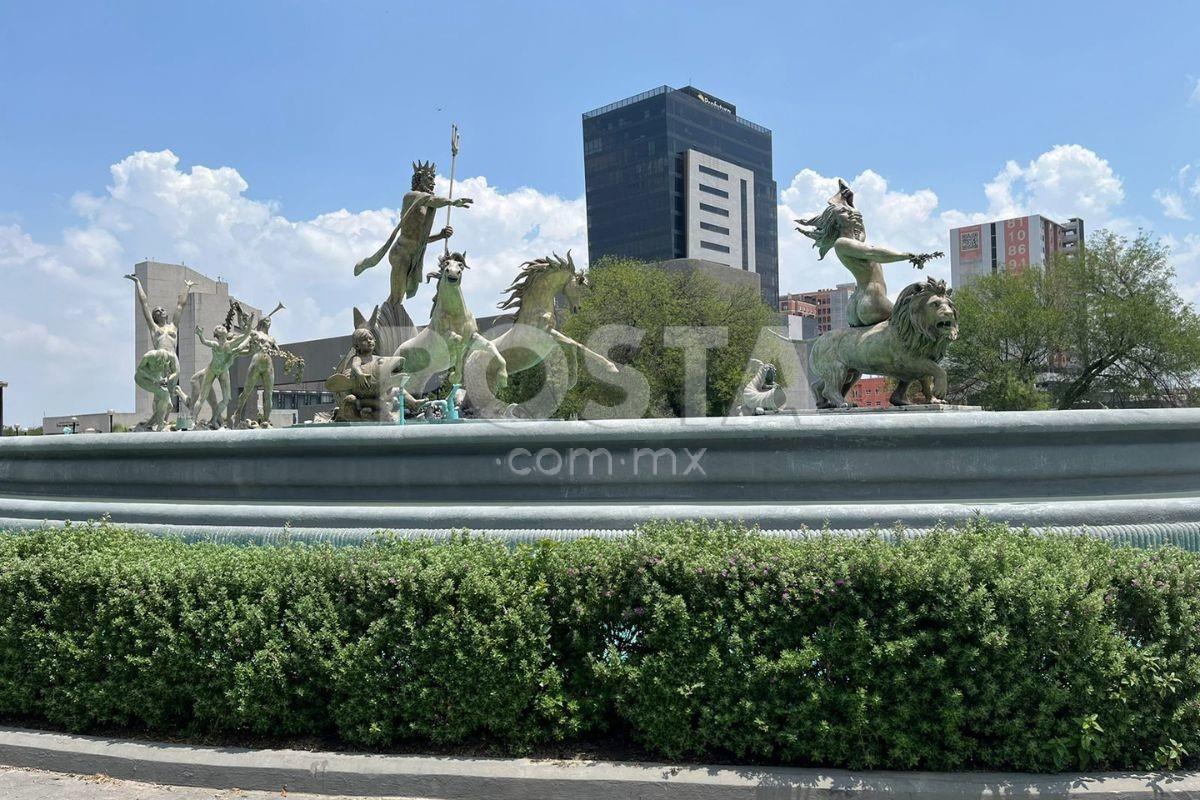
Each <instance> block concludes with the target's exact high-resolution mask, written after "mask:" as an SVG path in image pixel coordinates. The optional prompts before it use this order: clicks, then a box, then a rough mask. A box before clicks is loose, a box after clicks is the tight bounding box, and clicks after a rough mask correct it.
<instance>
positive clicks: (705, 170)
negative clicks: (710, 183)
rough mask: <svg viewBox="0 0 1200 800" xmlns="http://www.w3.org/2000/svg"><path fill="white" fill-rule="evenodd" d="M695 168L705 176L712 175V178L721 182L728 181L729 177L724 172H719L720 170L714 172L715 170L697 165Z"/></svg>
mask: <svg viewBox="0 0 1200 800" xmlns="http://www.w3.org/2000/svg"><path fill="white" fill-rule="evenodd" d="M696 166H697V167H698V168H699V169H700V171H701V172H703V173H704V174H705V175H712V176H713V177H714V178H720V179H721V180H723V181H727V180H729V176H728V175H726V174H725V173H724V172H721V171H720V170H715V169H712V168H711V167H706V166H704V165H703V164H697V165H696Z"/></svg>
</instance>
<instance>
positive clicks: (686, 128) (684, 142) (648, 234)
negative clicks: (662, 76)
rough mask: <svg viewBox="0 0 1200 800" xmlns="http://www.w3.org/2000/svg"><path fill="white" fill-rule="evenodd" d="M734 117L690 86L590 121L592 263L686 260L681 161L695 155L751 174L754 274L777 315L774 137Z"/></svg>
mask: <svg viewBox="0 0 1200 800" xmlns="http://www.w3.org/2000/svg"><path fill="white" fill-rule="evenodd" d="M701 98H705V99H701ZM735 111H736V109H735V108H734V107H733V106H731V105H729V104H728V103H725V102H723V101H720V100H716V99H714V98H709V97H708V96H707V95H704V94H703V93H702V92H699V91H697V90H695V89H693V88H692V87H685V88H684V89H672V88H671V87H669V86H660V87H658V88H657V89H651V90H650V91H648V92H643V93H642V94H640V95H636V96H634V97H631V98H628V99H626V100H621V101H618V102H616V103H612V104H611V105H608V106H605V107H604V108H599V109H596V110H595V111H589V112H588V113H586V114H584V115H583V166H584V180H585V185H586V190H587V218H588V252H589V255H590V258H591V259H592V260H595V259H598V258H600V257H602V256H605V255H618V256H629V257H632V258H640V259H645V260H647V261H665V260H666V259H670V258H684V257H685V256H686V255H687V253H686V249H687V230H686V219H685V208H686V206H685V203H684V157H683V154H684V152H685V151H687V150H689V149H692V150H698V151H700V152H701V153H706V154H708V155H711V156H715V157H717V158H720V159H722V160H725V161H729V162H731V163H733V164H736V165H738V166H740V167H743V168H745V169H748V170H750V171H751V172H753V173H754V220H755V225H754V249H755V266H756V272H758V274H759V278H760V280H761V282H762V294H763V299H764V301H765V302H768V303H769V304H770V305H771V307H772V308H774V306H775V304H776V302H777V301H778V299H779V244H778V239H777V221H776V207H777V198H776V186H775V180H774V178H773V173H772V163H771V132H770V131H769V130H767V129H766V128H763V127H762V126H761V125H755V124H754V123H752V122H749V121H747V120H743V119H741V118H740V117H738V116H736V113H735ZM693 257H698V256H697V255H696V254H693Z"/></svg>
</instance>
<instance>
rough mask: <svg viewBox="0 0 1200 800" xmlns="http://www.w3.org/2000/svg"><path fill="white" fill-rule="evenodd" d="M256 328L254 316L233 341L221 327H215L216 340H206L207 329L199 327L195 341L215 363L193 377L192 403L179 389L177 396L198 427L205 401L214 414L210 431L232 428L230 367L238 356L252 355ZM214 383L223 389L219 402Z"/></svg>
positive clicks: (223, 327)
mask: <svg viewBox="0 0 1200 800" xmlns="http://www.w3.org/2000/svg"><path fill="white" fill-rule="evenodd" d="M253 329H254V317H253V316H251V318H250V325H249V326H248V329H247V330H246V332H245V333H243V334H242V335H241V336H238V337H234V338H231V337H230V333H229V329H228V328H226V327H225V326H224V325H218V326H217V327H215V328H213V338H212V339H205V338H204V329H203V328H201V327H200V326H199V325H197V326H196V338H197V339H199V340H200V344H202V345H204V346H205V347H207V348H209V349H211V350H212V361H210V362H209V364H208V366H207V367H205V368H204V369H202V370H200V371H199V372H197V373H196V374H195V375H193V376H192V381H191V390H192V393H191V399H190V400H189V399H188V396H187V395H185V394H184V393H183V391H182V390H181V389H179V388H178V387H177V388H176V393H177V394H179V396H180V397H181V398H183V401H184V402H185V403H187V404H188V410H189V411H190V412H191V415H192V419H194V420H195V421H196V424H197V425H198V424H200V412H201V411H203V410H204V403H205V401H207V402H208V406H209V409H210V410H211V411H212V418H211V419H210V420H209V422H208V425H209V427H210V428H227V427H231V426H232V425H233V414H232V413H231V411H230V406H231V405H232V401H233V396H232V394H231V393H230V388H229V368H230V367H231V366H233V362H234V361H235V360H236V359H237V357H238V356H241V355H245V354H246V353H248V352H250V348H249V346H248V345H249V341H250V337H251V336H253V335H254V330H253ZM214 382H216V383H218V384H219V385H220V387H221V398H220V400H218V399H217V397H216V393H215V391H214V390H213V383H214Z"/></svg>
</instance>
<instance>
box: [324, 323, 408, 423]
mask: <svg viewBox="0 0 1200 800" xmlns="http://www.w3.org/2000/svg"><path fill="white" fill-rule="evenodd" d="M378 317H379V309H378V308H376V309H375V313H373V314H372V315H371V318H370V319H369V320H368V319H367V318H365V317H364V316H363V315H362V312H360V311H359V310H358V309H357V308H356V309H354V335H353V337H352V342H353V347H352V349H351V350H350V352H349V353H347V354H346V356H345V358H343V359H342V363H341V364H340V365H339V367H338V371H337V372H335V373H334V374H332V375H330V376H329V377H328V378H326V379H325V388H327V389H329V391H331V392H333V395H334V399H335V400H336V402H337V404H338V407H337V411H336V414H335V416H334V419H336V420H337V421H339V422H358V421H373V422H388V421H393V419H394V416H393V415H394V414H395V413H397V411H398V412H399V413H404V412H403V410H402V409H397V408H396V406H397V399H399V402H400V404H404V405H409V406H414V405H416V403H417V401H416V399H415V398H413V397H412V395H410V394H409V393H408V392H406V391H405V390H404V388H403V384H404V376H403V373H402V372H401V370H402V368H403V367H404V358H403V357H402V356H380V355H377V354H376V353H375V349H376V346H377V340H376V338H375V334H374V327H375V325H376V324H377V323H378ZM397 396H398V397H397Z"/></svg>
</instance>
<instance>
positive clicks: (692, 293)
mask: <svg viewBox="0 0 1200 800" xmlns="http://www.w3.org/2000/svg"><path fill="white" fill-rule="evenodd" d="M588 277H589V280H590V281H591V284H592V288H591V291H590V292H588V294H587V295H586V296H585V298H584V300H583V303H582V307H581V308H580V311H579V313H578V314H576V315H574V316H572V317H571V318H570V319H569V320H568V321H567V322H566V325H565V332H566V333H567V334H568V335H569V336H571V337H572V338H574V339H575V340H577V341H580V342H584V343H587V342H588V340H589V338H590V336H591V334H592V333H593V332H594V331H595V330H596V329H598V328H600V327H601V326H604V325H623V326H629V327H630V328H634V329H637V330H638V331H643V332H644V334H643V335H642V337H641V340H640V341H639V342H638V343H637V344H636V345H618V346H616V347H614V348H613V349H612V350H610V351H609V352H608V357H609V358H611V359H612V360H614V361H616V362H617V363H619V364H624V365H629V366H631V367H633V368H634V369H635V370H637V371H638V372H639V373H640V374H641V375H642V376H643V377H644V378H645V380H646V382H647V384H648V391H649V405H648V408H646V409H645V412H644V415H645V416H650V417H674V416H683V415H684V413H685V397H684V351H683V349H682V348H680V347H672V346H669V344H668V342H667V341H666V337H665V329H667V328H670V327H684V328H689V329H690V328H701V327H716V328H720V329H724V330H725V332H726V335H727V337H728V338H727V343H726V344H724V345H721V346H718V347H714V348H712V349H710V350H708V351H707V352H706V361H707V369H706V375H705V412H706V413H707V414H708V415H715V416H724V415H725V414H726V413H728V411H729V408H730V405H731V403H732V402H733V399H734V397H735V396H736V395H737V394H738V393H740V391H741V389H742V383H743V381H744V378H745V372H746V369H747V365H748V364H749V361H750V357H751V353H752V352H753V351H754V348H755V344H756V342H758V339H759V336H760V335H761V332H762V329H763V328H764V327H766V326H769V325H771V324H772V321H773V317H774V315H773V312H772V310H771V308H770V307H769V306H767V305H766V304H764V303H763V302H762V298H761V297H760V295H759V293H758V292H757V291H756V290H755V289H754V288H753V287H751V286H744V287H731V286H727V285H724V284H721V283H718V282H717V281H716V280H714V279H713V278H710V277H709V276H707V275H704V274H702V273H699V272H673V271H668V270H664V269H661V268H659V267H656V266H654V265H652V264H647V263H644V262H640V261H636V260H631V259H618V258H604V259H601V260H600V261H598V262H596V263H595V264H593V265H592V267H591V269H590V270H589V272H588ZM760 357H761V356H760ZM529 372H530V373H534V372H537V373H539V375H538V376H537V377H532V378H524V377H523V376H520V375H519V376H514V381H513V383H514V386H516V387H519V392H520V394H521V395H522V396H528V395H529V394H530V393H531V392H532V391H536V390H537V389H538V388H540V385H541V380H542V379H541V376H540V373H541V370H530V371H529ZM625 397H626V395H625V392H624V391H623V390H622V389H620V388H618V387H615V386H613V385H612V384H611V383H607V382H605V381H604V380H601V379H598V378H597V377H596V376H594V375H592V374H590V373H589V372H588V371H587V370H581V371H580V379H579V382H578V383H577V384H576V385H575V387H574V388H573V389H572V390H571V391H570V392H569V393H568V395H567V397H566V399H565V400H564V401H563V403H562V404H561V406H560V408H559V410H558V413H557V415H558V416H562V417H572V416H580V417H583V416H586V415H587V414H586V412H585V407H586V405H587V401H588V400H592V401H593V402H595V403H598V404H600V405H604V406H613V405H616V404H618V403H620V402H622V401H623V400H624V399H625ZM507 399H509V400H510V401H517V400H519V399H521V398H519V397H516V396H514V395H513V394H511V393H510V394H509V395H508V396H507Z"/></svg>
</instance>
